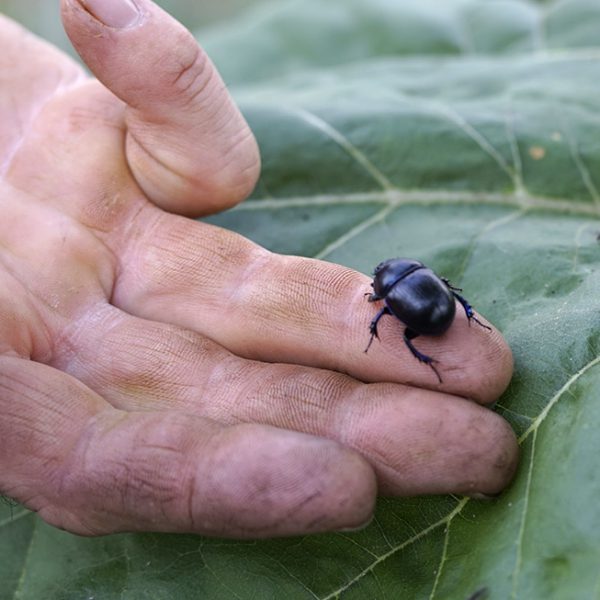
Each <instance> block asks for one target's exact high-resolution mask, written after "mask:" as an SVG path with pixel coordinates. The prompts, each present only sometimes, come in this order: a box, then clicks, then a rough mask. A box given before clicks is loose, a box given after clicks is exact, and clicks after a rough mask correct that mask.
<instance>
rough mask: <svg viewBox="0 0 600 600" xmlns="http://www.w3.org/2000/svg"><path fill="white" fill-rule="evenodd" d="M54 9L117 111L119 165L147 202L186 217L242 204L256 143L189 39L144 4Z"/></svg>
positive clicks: (97, 2) (69, 4)
mask: <svg viewBox="0 0 600 600" xmlns="http://www.w3.org/2000/svg"><path fill="white" fill-rule="evenodd" d="M61 5H62V17H63V23H64V26H65V30H66V32H67V34H68V35H69V37H70V39H71V41H72V43H73V45H74V46H75V48H76V50H77V51H78V52H79V54H80V55H81V57H82V59H83V60H84V61H85V63H86V64H87V65H88V67H89V68H90V69H91V71H92V72H93V73H94V75H96V77H97V78H98V79H99V80H100V81H101V82H102V83H103V84H104V85H105V86H106V87H107V88H109V89H110V90H111V91H112V92H113V93H114V94H115V95H116V96H118V97H119V98H120V99H121V100H123V101H124V102H125V103H126V104H127V110H126V124H127V141H126V153H127V159H128V161H129V166H130V168H131V171H132V173H133V175H134V177H135V179H136V180H137V182H138V184H139V185H140V187H141V188H142V189H143V191H144V192H145V193H146V194H147V196H148V197H149V198H150V200H152V201H153V202H155V203H156V204H158V205H159V206H161V207H163V208H165V209H166V210H169V211H173V212H179V213H184V214H189V215H197V214H209V213H211V212H215V211H218V210H222V209H224V208H227V207H229V206H232V205H233V204H236V203H237V202H239V201H241V200H243V199H244V198H245V197H246V196H247V195H248V194H249V193H250V192H251V191H252V188H253V187H254V184H255V183H256V179H257V178H258V174H259V169H260V159H259V153H258V148H257V145H256V141H255V140H254V137H253V135H252V133H251V131H250V129H249V127H248V125H247V123H246V122H245V120H244V118H243V117H242V115H241V114H240V112H239V110H238V109H237V107H236V106H235V104H234V103H233V101H232V99H231V97H230V95H229V93H228V92H227V89H226V88H225V84H224V83H223V81H222V79H221V78H220V76H219V74H218V73H217V71H216V69H215V67H214V65H213V64H212V62H211V61H210V59H209V58H208V56H207V55H206V54H205V53H204V51H203V50H202V49H201V48H200V47H199V46H198V44H197V43H196V40H195V39H194V38H193V36H192V35H191V34H190V32H189V31H187V30H186V29H185V28H184V27H183V26H182V25H181V24H179V23H178V22H177V21H176V20H175V19H173V18H172V17H170V16H169V15H168V14H167V13H166V12H164V11H163V10H161V9H160V8H159V7H157V6H156V5H155V4H154V3H153V2H151V1H150V0H62V2H61Z"/></svg>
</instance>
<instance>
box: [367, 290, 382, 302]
mask: <svg viewBox="0 0 600 600" xmlns="http://www.w3.org/2000/svg"><path fill="white" fill-rule="evenodd" d="M365 296H369V297H368V298H367V300H368V301H369V302H377V300H383V298H382V297H381V296H378V295H377V294H376V293H375V292H373V293H371V292H366V293H365Z"/></svg>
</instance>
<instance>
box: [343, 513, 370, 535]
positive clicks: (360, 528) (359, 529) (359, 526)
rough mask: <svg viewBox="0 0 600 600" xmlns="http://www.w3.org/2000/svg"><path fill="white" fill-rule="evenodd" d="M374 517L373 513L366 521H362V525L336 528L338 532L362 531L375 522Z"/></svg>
mask: <svg viewBox="0 0 600 600" xmlns="http://www.w3.org/2000/svg"><path fill="white" fill-rule="evenodd" d="M373 518H374V516H373V515H371V516H370V517H369V518H368V519H367V520H366V521H364V523H361V524H360V525H353V526H352V527H340V528H339V529H336V532H337V533H352V532H354V531H361V530H363V529H366V528H367V527H368V526H369V525H370V524H371V523H372V522H373Z"/></svg>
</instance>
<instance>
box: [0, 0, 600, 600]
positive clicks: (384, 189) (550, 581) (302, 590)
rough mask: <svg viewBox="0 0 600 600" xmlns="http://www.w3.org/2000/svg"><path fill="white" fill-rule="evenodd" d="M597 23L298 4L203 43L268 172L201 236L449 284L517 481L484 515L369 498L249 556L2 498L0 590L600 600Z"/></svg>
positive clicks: (467, 4)
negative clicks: (487, 379)
mask: <svg viewBox="0 0 600 600" xmlns="http://www.w3.org/2000/svg"><path fill="white" fill-rule="evenodd" d="M598 31H600V4H599V3H598V2H597V1H595V0H587V1H584V0H578V1H575V0H572V1H562V2H555V1H547V2H540V3H533V2H521V1H516V0H512V1H510V0H508V1H499V0H498V1H496V0H493V1H492V0H490V1H485V0H446V1H445V2H443V3H441V2H433V1H431V0H430V1H417V0H414V1H409V0H402V1H401V0H397V1H391V0H376V1H371V2H367V0H344V1H343V0H330V1H328V2H327V3H322V2H317V1H316V0H312V1H311V0H308V1H303V2H279V3H277V4H276V5H269V6H267V7H264V8H261V9H260V10H259V11H258V12H257V13H256V14H255V15H254V16H251V17H244V18H241V19H240V20H239V22H238V23H234V24H231V25H228V26H227V27H226V28H220V29H218V30H213V31H212V32H210V31H207V32H201V33H200V34H199V37H200V38H201V40H202V41H203V43H205V45H206V47H207V49H208V50H209V52H210V53H211V55H212V56H213V57H214V59H215V60H216V62H217V64H218V65H219V67H220V68H221V69H222V71H223V73H224V75H225V77H226V79H227V81H228V83H229V84H230V86H231V88H232V91H233V92H234V94H235V96H236V98H237V100H238V101H239V102H240V104H241V106H242V108H243V110H244V112H245V114H246V116H247V118H248V120H249V122H250V124H251V126H252V128H253V129H254V131H255V132H256V135H257V137H258V140H259V142H260V145H261V151H262V155H263V162H264V170H263V175H262V178H261V181H260V183H259V185H258V187H257V190H256V191H255V194H254V196H253V197H252V198H251V199H250V200H249V201H247V202H246V203H245V204H243V205H241V206H240V207H239V208H237V209H235V210H233V211H230V212H228V213H226V214H223V215H219V216H217V217H213V218H211V219H210V221H211V222H214V223H217V224H220V225H223V226H225V227H228V228H232V229H235V230H237V231H240V232H241V233H243V234H244V235H247V236H248V237H250V238H252V239H254V240H256V241H257V242H259V243H261V244H263V245H265V246H266V247H268V248H270V249H271V250H274V251H278V252H284V253H293V254H301V255H305V256H316V257H319V258H324V259H326V260H331V261H335V262H339V263H342V264H345V265H348V266H350V267H353V268H356V269H358V270H360V271H363V272H365V273H368V272H370V271H371V270H372V268H373V266H374V265H375V264H377V263H378V262H379V261H380V260H381V259H384V258H387V257H391V256H410V257H415V258H418V259H420V260H422V261H424V262H426V263H427V264H428V265H430V266H432V267H433V268H434V269H435V270H436V271H438V272H439V273H440V274H443V275H445V276H447V277H449V278H450V279H451V280H452V281H453V282H456V283H457V284H460V286H461V287H463V288H464V289H465V293H466V294H467V295H468V297H469V299H470V301H471V302H472V303H473V304H474V306H476V308H477V309H478V310H479V311H481V312H482V313H483V314H485V315H486V316H487V317H488V318H490V319H491V320H492V321H493V322H494V323H495V324H496V325H497V326H498V327H499V328H500V330H501V331H502V332H503V333H504V335H505V336H506V338H507V339H508V341H509V343H510V345H511V347H512V348H513V352H514V355H515V363H516V370H515V377H514V379H513V381H512V383H511V385H510V388H509V390H508V391H507V392H506V394H505V395H504V396H503V397H502V398H501V399H500V401H499V403H498V406H497V410H498V411H499V412H501V413H502V414H503V415H504V416H505V417H506V418H507V419H508V420H509V421H510V422H511V424H512V425H513V426H514V428H515V430H516V431H517V434H518V436H519V441H520V444H521V448H522V459H521V466H520V470H519V473H518V475H517V478H516V480H515V482H514V484H513V485H512V486H511V488H510V489H509V490H508V491H507V492H506V493H505V494H503V495H502V496H501V498H499V499H498V500H494V501H491V502H487V503H484V502H476V501H473V500H468V499H461V498H453V497H441V498H419V499H394V500H392V499H381V500H380V501H379V504H378V509H377V514H376V518H375V520H374V522H373V523H372V525H370V526H369V527H368V528H367V529H366V530H363V531H360V532H357V533H352V534H350V533H343V534H342V533H340V534H330V535H321V536H313V537H306V538H295V539H286V540H275V541H265V542H243V543H241V542H235V541H223V540H211V539H202V538H199V537H195V536H170V535H153V534H145V535H119V536H112V537H109V538H104V539H100V540H90V539H82V538H77V537H75V536H71V535H69V534H66V533H64V532H60V531H57V530H55V529H52V528H50V527H48V526H46V525H45V524H43V523H42V522H41V521H40V520H38V519H37V518H36V517H34V516H32V515H29V514H27V513H25V512H23V511H22V509H20V508H19V507H9V506H8V505H6V506H5V505H0V554H1V555H2V557H3V560H2V561H0V581H2V582H4V584H3V586H2V588H3V589H2V590H0V598H23V599H32V600H33V599H35V600H37V599H39V598H45V599H56V600H58V599H75V598H77V599H81V598H95V599H96V600H99V599H102V598H125V599H127V600H133V599H137V598H140V599H142V598H156V599H162V598H165V599H167V598H169V599H171V598H209V599H211V600H213V599H221V598H223V599H231V598H239V599H242V600H246V599H250V598H260V599H261V600H263V599H265V600H267V599H270V598H273V599H280V598H286V599H287V598H291V599H295V598H298V599H304V598H306V599H310V598H313V599H314V598H318V599H321V600H324V599H333V598H338V597H339V598H344V599H354V598H356V599H365V598H368V599H379V598H381V599H384V598H409V599H417V600H419V599H428V598H429V599H433V598H437V599H451V600H454V599H456V600H464V599H466V598H468V597H469V596H470V595H471V594H473V593H475V592H476V591H477V590H480V589H481V588H484V587H485V588H487V590H488V592H489V596H488V597H489V598H491V599H493V600H496V599H502V600H504V599H508V598H522V599H526V600H532V599H533V600H535V599H547V598H550V599H553V598H556V599H560V600H569V599H573V600H575V599H577V600H579V599H581V598H590V599H592V598H600V575H599V573H600V571H599V569H598V566H599V565H600V503H599V502H598V500H597V499H598V497H600V402H599V390H600V366H599V363H600V338H599V333H600V269H599V266H600V244H599V238H600V222H599V221H598V215H599V210H600V192H599V189H600V100H599V98H600V48H599V47H598ZM367 337H368V336H367V324H365V339H366V338H367ZM361 350H362V348H359V349H357V351H361Z"/></svg>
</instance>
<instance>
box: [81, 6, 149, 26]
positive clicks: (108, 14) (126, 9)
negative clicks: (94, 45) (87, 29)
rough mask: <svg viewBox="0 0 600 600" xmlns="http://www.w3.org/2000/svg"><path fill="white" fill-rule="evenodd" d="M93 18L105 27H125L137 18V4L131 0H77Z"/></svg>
mask: <svg viewBox="0 0 600 600" xmlns="http://www.w3.org/2000/svg"><path fill="white" fill-rule="evenodd" d="M78 1H79V4H81V6H83V8H85V10H86V11H87V12H89V13H90V14H91V15H92V16H93V17H94V18H95V19H97V20H98V21H100V22H101V23H104V25H106V26H107V27H113V28H115V29H125V28H126V27H130V26H131V25H133V24H134V23H135V22H136V21H137V20H138V19H139V18H140V13H139V11H138V8H137V6H136V5H135V4H134V3H133V2H132V1H131V0H78Z"/></svg>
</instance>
